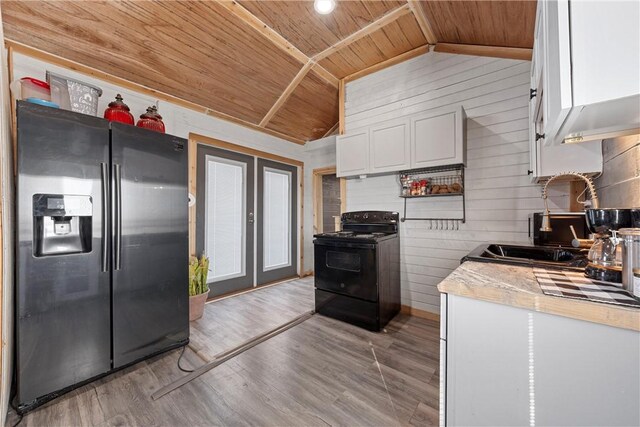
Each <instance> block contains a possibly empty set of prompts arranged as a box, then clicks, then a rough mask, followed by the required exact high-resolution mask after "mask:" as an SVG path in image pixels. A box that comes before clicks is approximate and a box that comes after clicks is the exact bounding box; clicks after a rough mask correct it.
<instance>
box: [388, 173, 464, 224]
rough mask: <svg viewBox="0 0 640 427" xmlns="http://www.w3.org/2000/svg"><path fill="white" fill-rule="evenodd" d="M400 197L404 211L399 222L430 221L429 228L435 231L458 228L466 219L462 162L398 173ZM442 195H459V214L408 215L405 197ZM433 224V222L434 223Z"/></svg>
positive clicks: (423, 197) (419, 197)
mask: <svg viewBox="0 0 640 427" xmlns="http://www.w3.org/2000/svg"><path fill="white" fill-rule="evenodd" d="M398 178H399V180H400V197H402V198H403V199H404V212H403V216H402V217H401V218H400V221H402V222H405V221H429V228H430V229H436V230H458V229H459V227H460V223H462V224H464V223H465V221H466V200H465V182H464V165H463V164H457V165H447V166H437V167H432V168H424V169H412V170H406V171H401V172H399V173H398ZM442 197H457V198H460V197H461V198H462V212H461V217H456V218H452V217H417V218H413V217H408V216H407V200H408V199H429V198H442ZM434 223H435V225H434Z"/></svg>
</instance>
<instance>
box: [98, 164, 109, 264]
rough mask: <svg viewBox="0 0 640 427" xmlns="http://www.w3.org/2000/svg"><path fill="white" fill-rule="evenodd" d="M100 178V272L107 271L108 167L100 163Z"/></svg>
mask: <svg viewBox="0 0 640 427" xmlns="http://www.w3.org/2000/svg"><path fill="white" fill-rule="evenodd" d="M100 169H101V174H102V175H101V178H102V272H103V273H104V272H106V271H108V270H109V241H108V239H109V236H108V231H109V228H108V227H107V224H108V219H109V166H108V165H107V164H106V163H100Z"/></svg>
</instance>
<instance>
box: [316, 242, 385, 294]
mask: <svg viewBox="0 0 640 427" xmlns="http://www.w3.org/2000/svg"><path fill="white" fill-rule="evenodd" d="M314 249H315V254H314V261H315V262H314V264H315V285H316V288H318V289H321V290H324V291H329V292H335V293H339V294H342V295H348V296H351V297H356V298H360V299H363V300H367V301H377V299H378V283H377V282H378V280H377V274H376V272H377V262H376V250H375V249H373V248H357V247H339V246H337V245H318V244H316V245H315V248H314Z"/></svg>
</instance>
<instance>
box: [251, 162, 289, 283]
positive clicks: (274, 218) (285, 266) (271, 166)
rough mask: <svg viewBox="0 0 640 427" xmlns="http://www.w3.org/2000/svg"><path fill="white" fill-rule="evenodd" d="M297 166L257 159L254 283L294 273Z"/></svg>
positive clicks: (277, 278) (285, 276)
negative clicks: (256, 231)
mask: <svg viewBox="0 0 640 427" xmlns="http://www.w3.org/2000/svg"><path fill="white" fill-rule="evenodd" d="M297 182H298V169H297V168H296V167H295V166H291V165H286V164H284V163H277V162H274V161H271V160H265V159H258V206H257V208H258V209H257V210H258V244H257V251H256V253H257V263H256V264H257V265H256V273H257V275H256V282H257V285H263V284H265V283H269V282H274V281H276V280H281V279H286V278H289V277H293V276H295V275H296V273H297V270H298V269H297V262H296V260H297V254H298V247H297V242H298V233H297V229H298V227H297V216H296V212H297V206H298V192H297V191H296V187H297Z"/></svg>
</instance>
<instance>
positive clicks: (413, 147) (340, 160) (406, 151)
mask: <svg viewBox="0 0 640 427" xmlns="http://www.w3.org/2000/svg"><path fill="white" fill-rule="evenodd" d="M465 123H466V115H465V113H464V109H463V108H462V106H454V107H448V108H443V109H438V110H433V111H430V112H428V113H420V114H416V115H413V116H408V117H401V118H399V119H393V120H387V121H383V122H380V123H376V124H373V125H371V126H369V127H367V128H361V129H359V130H357V131H352V132H350V133H348V134H345V135H340V136H338V138H337V140H336V156H337V175H338V176H357V175H366V174H370V173H371V174H373V173H385V172H398V171H402V170H407V169H418V168H426V167H433V166H445V165H455V164H460V163H462V164H464V163H465V161H466V144H465V136H466V135H465V127H466V125H465Z"/></svg>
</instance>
